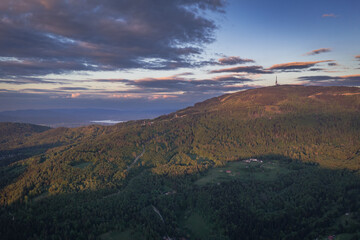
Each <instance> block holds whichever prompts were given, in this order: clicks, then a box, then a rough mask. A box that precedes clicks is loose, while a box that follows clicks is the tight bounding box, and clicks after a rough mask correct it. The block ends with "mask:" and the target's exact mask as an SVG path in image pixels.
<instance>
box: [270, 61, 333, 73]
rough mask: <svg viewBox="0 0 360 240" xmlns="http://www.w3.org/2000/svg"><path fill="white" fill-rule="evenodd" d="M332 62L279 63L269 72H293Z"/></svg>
mask: <svg viewBox="0 0 360 240" xmlns="http://www.w3.org/2000/svg"><path fill="white" fill-rule="evenodd" d="M332 61H334V60H323V61H313V62H290V63H281V64H275V65H273V66H271V67H270V68H269V69H270V70H280V71H293V70H301V69H306V68H310V67H313V66H315V65H316V64H318V63H323V62H332Z"/></svg>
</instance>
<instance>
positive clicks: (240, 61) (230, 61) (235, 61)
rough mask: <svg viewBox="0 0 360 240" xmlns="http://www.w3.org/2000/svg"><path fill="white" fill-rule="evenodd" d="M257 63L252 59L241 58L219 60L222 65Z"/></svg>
mask: <svg viewBox="0 0 360 240" xmlns="http://www.w3.org/2000/svg"><path fill="white" fill-rule="evenodd" d="M253 62H255V61H254V60H252V59H247V58H240V57H234V56H233V57H223V58H220V59H219V63H220V64H222V65H236V64H243V63H253Z"/></svg>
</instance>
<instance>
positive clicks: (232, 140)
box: [0, 86, 360, 239]
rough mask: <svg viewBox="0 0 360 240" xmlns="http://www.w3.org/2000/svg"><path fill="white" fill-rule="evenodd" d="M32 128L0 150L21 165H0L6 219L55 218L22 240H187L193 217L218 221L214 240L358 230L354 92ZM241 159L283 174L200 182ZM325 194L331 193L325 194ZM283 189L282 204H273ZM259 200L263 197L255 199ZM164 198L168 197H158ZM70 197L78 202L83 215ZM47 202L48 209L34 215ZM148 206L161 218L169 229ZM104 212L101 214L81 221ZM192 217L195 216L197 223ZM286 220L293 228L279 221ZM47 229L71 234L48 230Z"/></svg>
mask: <svg viewBox="0 0 360 240" xmlns="http://www.w3.org/2000/svg"><path fill="white" fill-rule="evenodd" d="M8 125H9V126H11V124H8ZM2 128H4V129H6V127H2ZM39 129H41V130H32V132H31V133H30V134H25V133H24V135H21V134H22V131H18V132H17V133H16V131H15V132H14V133H15V135H14V137H9V139H11V140H6V142H4V144H1V151H2V152H20V153H23V154H22V155H21V154H20V155H19V156H23V157H20V158H12V159H11V158H8V159H5V158H4V159H2V161H4V162H5V161H7V162H13V163H12V164H9V165H8V164H4V165H6V166H4V167H2V168H1V173H2V174H1V178H0V187H1V190H0V201H1V204H2V206H3V208H2V213H1V217H2V218H1V219H2V220H1V221H3V222H6V221H7V220H9V218H11V216H13V215H14V214H17V217H18V218H22V217H24V214H25V215H26V216H28V219H30V220H29V221H30V222H31V221H34V222H36V223H38V224H40V223H42V224H43V223H45V222H47V221H48V217H49V215H48V214H53V215H54V216H55V218H54V219H53V220H52V221H48V223H47V225H46V224H45V225H46V227H44V228H41V227H39V228H37V229H28V232H26V231H25V232H24V234H28V236H29V235H31V236H33V237H34V238H37V237H38V236H39V234H43V235H42V238H47V237H46V236H53V237H54V236H57V235H59V234H60V235H61V234H63V235H62V236H63V237H62V238H64V236H66V238H73V236H75V235H76V236H77V237H79V238H83V239H86V238H93V237H94V238H95V237H98V236H100V234H101V233H105V232H107V231H110V230H116V229H117V230H118V231H120V232H122V231H125V232H126V231H127V230H129V229H130V230H132V231H135V232H141V234H142V235H141V236H145V237H146V238H150V239H152V238H153V239H156V238H158V237H159V236H165V235H169V236H170V235H171V236H177V237H181V236H186V234H190V235H191V234H193V235H191V236H192V237H194V236H200V235H201V234H200V235H199V234H196V233H194V232H192V230H191V229H190V230H189V229H188V228H186V226H187V225H189V224H188V222H187V220H186V218H189V219H193V218H197V216H198V215H199V216H201V218H203V220H204V222H205V223H206V222H207V223H208V222H211V221H215V222H218V224H214V225H211V224H210V225H209V226H208V228H209V229H212V233H211V234H210V235H208V237H212V238H213V239H220V238H224V239H227V238H230V239H238V238H237V235H236V234H240V233H244V234H247V235H246V236H248V237H245V236H244V237H243V238H244V239H254V238H256V239H262V238H263V239H269V235H274V234H275V235H274V236H276V237H275V238H276V239H279V238H288V239H296V237H294V236H299V239H304V238H313V237H317V236H323V235H324V234H327V231H333V232H338V233H346V232H348V233H349V234H353V235H354V236H356V230H353V228H356V226H358V225H357V224H358V223H359V222H360V221H359V216H360V215H359V214H360V212H357V210H356V209H359V208H357V207H358V206H357V205H356V204H358V203H357V202H356V200H355V199H356V198H357V197H360V195H359V192H358V191H357V190H356V188H357V187H358V186H360V185H359V176H358V174H359V173H358V171H359V169H360V90H359V89H358V88H349V87H304V86H276V87H268V88H261V89H253V90H248V91H244V92H238V93H234V94H228V95H224V96H220V97H217V98H213V99H209V100H207V101H205V102H202V103H198V104H195V105H194V106H193V107H189V108H186V109H183V110H180V111H177V112H175V113H172V114H168V115H164V116H161V117H159V118H157V119H153V120H142V121H130V122H126V123H121V124H117V125H115V126H108V127H104V126H88V127H83V128H75V129H66V128H58V129H49V130H47V129H42V128H41V127H39ZM2 131H6V130H2ZM9 133H10V134H9V135H11V131H9ZM16 134H17V135H16ZM29 149H31V151H30V153H29V151H28V150H29ZM143 151H144V152H143ZM26 152H28V153H27V154H28V155H26ZM142 152H143V155H142V156H141V158H140V159H139V161H137V162H136V163H135V164H132V163H133V161H134V159H135V158H136V157H137V156H139V155H140V153H142ZM247 158H257V159H262V160H264V161H280V162H281V164H285V165H284V167H283V168H282V169H288V170H286V171H283V172H281V171H280V172H279V173H276V172H274V173H269V174H270V176H274V177H273V178H266V177H265V175H266V174H268V173H266V171H264V172H261V171H262V170H263V169H261V168H259V169H260V170H261V171H260V173H259V174H260V175H259V176H260V179H258V178H253V179H252V178H250V179H249V178H246V177H244V178H236V177H235V178H234V179H233V180H231V181H230V182H229V181H226V182H224V183H221V184H220V185H217V184H215V185H214V184H211V183H209V185H206V186H197V185H196V184H195V183H196V181H198V179H199V178H202V177H204V176H206V175H207V174H210V171H209V170H210V169H214V168H215V167H224V166H228V164H229V162H233V161H241V160H243V159H247ZM130 165H131V166H132V167H131V168H128V166H130ZM262 167H264V166H262ZM250 169H252V168H250ZM327 169H328V170H327ZM329 169H331V170H329ZM255 170H256V169H255ZM255 170H254V171H255ZM269 171H270V170H269ZM275 173H276V174H275ZM238 174H239V176H248V175H246V174H247V173H246V172H245V173H244V172H239V173H238ZM209 176H210V175H209ZM249 176H251V175H249ZM254 176H255V175H254ZM256 176H258V175H256ZM305 176H306V177H305ZM261 179H269V181H262V180H261ZM304 179H308V182H306V181H305V182H304ZM139 182H141V184H143V185H144V186H143V187H140V185H141V184H139ZM145 183H146V184H145ZM310 183H311V184H313V186H314V187H313V188H311V184H310ZM147 185H149V186H147ZM325 185H326V188H325V189H327V190H324V189H322V187H325ZM132 186H136V187H132ZM309 188H310V189H309ZM279 191H280V192H282V194H281V195H280V196H276V193H278V192H279ZM240 192H241V194H240ZM259 192H262V193H263V194H262V195H261V196H257V194H256V193H259ZM296 192H299V196H297V195H296V194H295V195H294V193H296ZM164 193H169V194H168V195H165V196H167V197H161V196H162V194H164ZM127 196H128V197H127ZM72 198H74V199H79V201H80V202H81V203H80V207H78V206H75V205H76V204H77V203H75V202H73V200H71V199H72ZM319 198H320V199H321V201H320V202H321V204H320V206H323V207H320V206H318V207H316V209H318V210H315V209H313V207H314V206H317V204H318V203H316V201H317V199H319ZM91 199H92V200H91ZM114 199H116V204H115V202H113V201H115V200H114ZM119 199H122V200H121V201H120V200H119ZM134 199H137V200H136V201H134ZM236 199H238V200H236ZM249 199H252V200H251V201H250V200H249ZM204 201H205V202H204ZM65 202H68V203H69V204H67V205H66V204H65ZM45 203H46V205H48V206H49V208H50V209H47V210H46V213H43V214H42V213H39V212H38V211H40V205H42V204H45ZM172 203H173V204H174V206H171V204H172ZM64 204H65V205H64ZM114 204H115V205H114ZM119 204H120V205H121V206H119ZM134 204H135V205H134ZM221 204H223V206H222V207H221V209H223V210H222V211H221V212H219V210H216V209H218V208H219V206H220V205H221ZM264 204H265V205H264ZM279 204H280V205H279ZM314 204H315V205H314ZM324 204H325V205H324ZM64 206H68V208H69V209H68V210H66V209H63V207H64ZM151 206H157V207H158V208H159V209H160V212H161V213H163V214H164V215H165V222H166V223H167V224H166V227H164V223H161V222H158V220H159V219H156V215H153V210H152V207H151ZM350 206H351V207H350ZM347 207H348V208H349V209H347ZM60 208H61V209H60ZM73 208H74V209H75V210H74V209H73ZM114 208H116V209H117V210H116V211H115V210H114ZM19 209H20V210H19ZM30 209H31V210H30ZM70 209H73V210H74V211H73V212H74V213H73V215H72V213H71V212H72V210H70ZM91 209H92V210H91ZM105 209H106V210H105ZM121 209H122V210H121ZM184 209H186V211H185V212H184ZM99 211H103V213H102V214H100V215H101V216H100V217H99V218H97V219H92V220H90V219H89V221H90V222H89V223H87V220H86V219H88V218H91V216H95V215H97V214H98V213H99ZM195 212H196V214H198V215H192V213H194V214H195ZM346 212H351V214H350V213H349V214H350V215H347V216H351V219H350V217H349V219H347V222H348V225H345V223H343V221H345V220H343V218H342V215H344V214H345V213H346ZM112 213H114V214H115V213H116V214H117V215H116V214H115V215H112ZM104 214H105V215H104ZM106 214H108V215H106ZM78 215H81V216H83V220H81V221H80V220H79V218H78V217H76V216H78ZM290 215H291V216H297V217H291V216H290ZM239 216H242V217H239ZM283 218H289V219H290V220H289V221H287V222H286V223H285V222H281V221H283V220H281V219H283ZM53 221H56V222H62V221H63V223H64V224H65V223H67V224H69V225H68V226H63V227H59V228H55V225H56V224H57V223H55V222H53ZM84 221H85V222H86V223H85V222H84ZM299 221H300V222H299ZM30 222H26V221H19V222H16V221H15V222H14V223H11V224H10V225H11V226H12V228H11V229H17V228H20V227H21V228H25V229H26V226H27V224H30ZM150 222H152V223H150ZM349 222H350V223H349ZM258 223H261V224H260V225H258V227H259V226H262V227H259V229H257V230H256V229H255V228H254V227H253V226H254V224H258ZM275 223H276V224H275ZM340 223H341V224H342V225H341V224H340ZM70 225H71V226H70ZM190 225H191V224H190ZM204 225H206V224H204ZM340 225H341V226H342V228H341V227H340ZM74 226H75V227H74ZM140 226H145V230H140V228H141V227H140ZM275 226H277V228H276V227H275ZM280 226H281V227H280ZM86 229H93V230H92V231H90V230H89V231H90V232H91V234H92V235H91V236H89V235H84V233H85V232H86V231H88V230H86ZM251 229H253V230H251ZM254 229H255V230H254ZM130 230H129V231H130ZM2 231H5V230H4V229H2ZM253 231H255V232H253ZM6 232H7V234H8V236H13V235H12V234H15V233H14V232H12V231H11V230H6ZM215 233H218V235H216V234H215ZM17 234H19V233H17ZM214 234H215V235H214ZM254 234H255V235H254ZM256 234H257V235H256ZM60 235H59V236H60ZM14 236H15V235H14ZM256 236H257V237H256ZM300 236H301V237H300ZM60 238H61V237H60ZM132 238H134V236H132ZM140 238H141V237H140ZM270 238H271V237H270ZM204 239H207V238H206V237H204Z"/></svg>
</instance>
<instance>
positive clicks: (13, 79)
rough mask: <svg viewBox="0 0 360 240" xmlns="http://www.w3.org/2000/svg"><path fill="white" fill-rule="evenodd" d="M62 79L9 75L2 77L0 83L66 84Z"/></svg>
mask: <svg viewBox="0 0 360 240" xmlns="http://www.w3.org/2000/svg"><path fill="white" fill-rule="evenodd" d="M63 81H64V80H61V79H43V78H37V77H20V78H18V77H9V78H6V79H0V83H6V84H14V85H23V84H64V82H63Z"/></svg>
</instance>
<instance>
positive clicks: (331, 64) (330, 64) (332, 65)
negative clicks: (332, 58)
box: [328, 62, 339, 67]
mask: <svg viewBox="0 0 360 240" xmlns="http://www.w3.org/2000/svg"><path fill="white" fill-rule="evenodd" d="M338 65H339V64H337V63H336V62H330V63H328V66H330V67H334V66H338Z"/></svg>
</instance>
